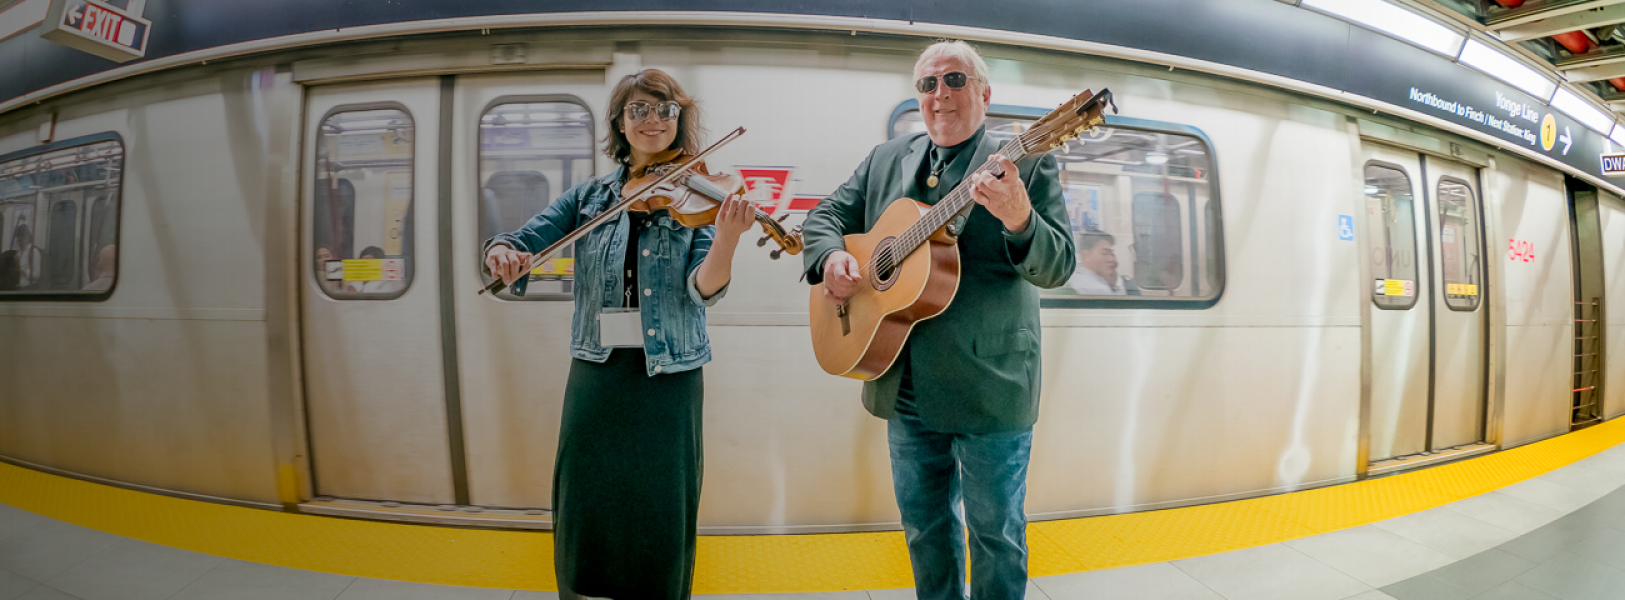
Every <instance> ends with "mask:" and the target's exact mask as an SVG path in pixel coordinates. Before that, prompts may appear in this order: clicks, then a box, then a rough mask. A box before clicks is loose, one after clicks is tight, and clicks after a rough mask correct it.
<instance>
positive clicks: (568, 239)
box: [480, 127, 745, 295]
mask: <svg viewBox="0 0 1625 600" xmlns="http://www.w3.org/2000/svg"><path fill="white" fill-rule="evenodd" d="M744 134H745V128H744V127H740V128H738V129H735V130H733V132H732V133H729V134H728V135H725V136H722V139H720V140H717V142H716V143H715V144H711V146H710V147H708V148H706V149H705V150H702V151H700V153H699V154H695V155H694V156H691V157H689V159H688V160H686V161H683V163H682V164H680V165H677V167H676V168H674V169H671V170H669V171H666V172H665V173H662V174H661V175H660V177H659V178H658V179H655V180H654V181H653V182H651V183H649V185H646V186H643V189H641V190H638V193H636V194H632V195H630V196H627V197H625V198H622V199H621V201H620V202H617V203H615V204H614V205H613V206H610V207H609V208H607V209H604V211H603V212H600V213H598V215H597V216H595V217H593V218H592V219H591V220H589V221H587V222H586V223H584V224H582V225H581V226H580V227H577V228H576V230H575V231H572V232H570V233H569V234H568V235H565V236H564V237H562V238H559V241H556V242H553V245H551V246H548V247H547V248H546V249H544V250H542V251H541V252H537V253H535V254H532V255H531V256H530V260H528V261H526V262H525V270H524V271H523V272H522V273H521V274H520V275H519V276H520V277H529V276H530V272H531V270H532V269H535V268H536V265H539V264H542V262H544V261H546V260H548V259H550V258H553V255H555V254H558V253H559V251H561V250H563V249H564V248H565V246H568V245H570V244H574V243H575V242H576V240H579V239H581V238H582V237H583V236H585V235H587V234H588V233H591V232H592V230H594V229H597V228H598V227H599V226H600V225H603V224H605V223H608V222H610V220H612V219H616V218H619V217H620V216H621V213H623V212H626V209H627V207H629V206H632V203H633V202H637V201H638V200H641V199H643V196H645V195H647V194H649V193H651V192H653V191H654V190H655V189H656V188H658V187H660V186H661V185H662V184H664V183H667V182H669V181H672V180H674V179H676V178H678V177H681V176H683V175H685V174H687V173H688V172H689V170H691V169H693V168H694V165H697V164H700V160H701V159H703V158H705V157H706V156H707V155H709V154H711V152H713V151H715V150H716V149H717V148H721V147H722V146H723V145H725V144H727V143H728V142H732V141H734V140H735V139H737V138H738V137H739V136H741V135H744ZM481 258H484V257H481ZM492 275H493V278H494V279H495V281H492V282H491V285H487V286H485V287H483V288H480V294H481V295H483V294H487V293H489V294H493V295H494V294H496V293H497V292H500V291H502V290H504V289H507V287H508V284H506V283H503V282H502V278H501V277H495V273H493V274H492Z"/></svg>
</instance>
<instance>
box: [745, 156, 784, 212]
mask: <svg viewBox="0 0 1625 600" xmlns="http://www.w3.org/2000/svg"><path fill="white" fill-rule="evenodd" d="M735 170H737V171H739V177H740V178H741V179H744V180H745V197H746V198H748V199H749V200H750V201H751V202H755V203H756V205H757V206H758V207H760V208H761V209H762V211H763V212H766V213H767V214H770V215H771V214H773V213H774V212H777V211H778V209H779V205H780V203H781V202H783V201H784V191H785V189H786V188H788V187H790V174H791V173H793V172H795V169H793V168H790V167H735Z"/></svg>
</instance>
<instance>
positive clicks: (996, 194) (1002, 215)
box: [970, 154, 1033, 233]
mask: <svg viewBox="0 0 1625 600" xmlns="http://www.w3.org/2000/svg"><path fill="white" fill-rule="evenodd" d="M993 160H994V162H996V163H997V164H998V166H999V170H1000V171H1001V172H1000V173H999V174H998V175H994V174H993V173H991V172H988V171H983V172H980V173H975V174H973V175H971V179H970V182H971V188H970V196H971V199H972V200H975V201H976V203H977V204H980V205H982V206H984V207H987V212H989V213H992V214H993V216H994V217H995V218H997V219H998V220H999V222H1001V223H1003V224H1004V228H1005V229H1006V230H1009V231H1010V233H1021V232H1023V231H1026V230H1027V226H1029V225H1031V224H1032V214H1033V203H1032V200H1031V199H1030V198H1028V197H1027V186H1026V184H1023V183H1022V182H1021V172H1020V171H1017V170H1016V163H1014V162H1011V161H1010V159H1008V158H1005V157H1004V156H1003V155H999V154H995V155H993Z"/></svg>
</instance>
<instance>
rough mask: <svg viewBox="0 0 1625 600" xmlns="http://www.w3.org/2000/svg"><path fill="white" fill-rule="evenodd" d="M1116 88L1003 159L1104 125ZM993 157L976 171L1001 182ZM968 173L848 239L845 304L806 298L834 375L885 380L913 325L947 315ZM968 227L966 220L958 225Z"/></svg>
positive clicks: (1018, 140)
mask: <svg viewBox="0 0 1625 600" xmlns="http://www.w3.org/2000/svg"><path fill="white" fill-rule="evenodd" d="M1108 105H1110V106H1111V107H1112V110H1113V112H1116V110H1117V106H1116V105H1115V104H1114V103H1112V93H1111V90H1106V89H1102V90H1100V93H1099V94H1092V93H1090V92H1089V91H1088V90H1084V92H1083V93H1081V94H1078V95H1077V96H1074V97H1073V98H1072V99H1071V100H1068V101H1067V102H1066V103H1065V104H1062V105H1061V107H1060V108H1057V109H1055V110H1054V111H1053V112H1050V113H1049V114H1047V115H1044V118H1042V119H1039V120H1038V121H1037V122H1036V123H1033V124H1032V126H1031V127H1029V128H1027V130H1026V131H1023V132H1021V134H1020V135H1017V136H1016V137H1015V138H1014V139H1011V140H1010V141H1009V142H1008V143H1006V144H1005V145H1004V146H1003V147H1002V148H1000V149H999V151H998V154H1000V155H1003V156H1004V157H1006V158H1009V159H1010V160H1011V161H1012V162H1015V161H1019V160H1021V159H1023V158H1026V157H1028V156H1030V155H1033V154H1039V153H1043V152H1048V151H1049V150H1051V149H1053V148H1055V147H1056V146H1060V145H1061V144H1064V143H1066V142H1067V141H1068V140H1071V139H1072V138H1073V137H1075V136H1077V135H1078V134H1081V133H1083V132H1084V131H1087V130H1090V129H1093V128H1094V127H1095V126H1096V125H1099V124H1100V123H1101V122H1102V121H1104V120H1105V116H1104V114H1103V113H1104V109H1105V107H1106V106H1108ZM991 158H992V157H989V160H988V161H987V162H986V163H985V164H983V165H982V166H980V167H978V168H977V169H976V171H974V173H980V172H983V171H988V172H990V173H992V174H993V175H994V176H998V177H1002V176H1003V173H1002V172H1001V171H1000V169H999V167H998V166H997V163H995V162H993V161H992V160H991ZM970 179H971V178H970V176H969V175H967V176H966V177H965V179H964V180H963V181H962V182H961V183H960V184H959V185H958V186H955V187H954V189H953V190H952V191H950V192H948V195H947V196H944V197H943V198H942V200H941V201H940V202H938V203H937V204H936V206H930V205H926V204H923V203H920V202H918V201H915V200H912V199H909V198H899V199H897V200H895V201H893V202H892V203H891V205H890V206H889V207H887V208H886V212H884V213H882V214H881V215H880V220H879V221H877V222H876V223H875V225H874V227H872V228H870V230H869V231H868V232H867V233H857V234H852V235H848V236H845V240H846V251H847V252H850V253H851V254H852V256H854V257H856V258H857V259H858V265H859V266H860V268H859V275H860V278H861V279H860V281H859V284H858V289H857V291H856V292H854V293H853V294H852V296H851V297H850V298H847V300H846V302H845V303H844V304H840V305H836V304H835V303H833V302H830V301H829V300H826V299H825V298H824V285H823V284H818V285H815V286H812V291H811V294H810V295H809V297H808V305H809V313H810V317H811V324H812V342H813V354H814V355H815V356H817V358H818V366H820V367H822V368H823V369H824V371H826V372H828V373H830V374H831V375H841V376H843V377H851V378H854V379H862V380H865V381H868V380H872V379H875V378H876V377H880V376H881V375H882V374H884V373H885V372H886V370H887V369H890V368H891V365H892V363H893V362H896V361H897V354H898V353H899V352H902V350H903V343H904V342H906V341H907V340H908V334H909V332H911V331H913V330H914V324H915V323H918V322H920V321H923V320H925V319H929V318H931V317H935V316H937V315H940V314H942V311H944V310H946V309H947V308H948V303H950V302H952V301H953V299H954V293H955V292H957V291H958V290H959V247H958V246H957V245H956V242H957V238H958V234H959V232H958V231H949V229H950V227H949V224H950V223H951V222H953V221H954V220H955V217H956V216H958V215H959V214H960V213H961V212H967V213H968V212H969V209H971V208H973V207H975V205H976V204H975V201H974V200H972V199H971V195H970V186H969V185H968V182H969V181H970ZM960 222H963V221H960Z"/></svg>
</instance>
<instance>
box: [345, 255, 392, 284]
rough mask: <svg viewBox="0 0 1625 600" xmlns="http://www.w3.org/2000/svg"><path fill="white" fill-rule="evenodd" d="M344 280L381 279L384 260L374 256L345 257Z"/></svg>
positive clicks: (382, 278)
mask: <svg viewBox="0 0 1625 600" xmlns="http://www.w3.org/2000/svg"><path fill="white" fill-rule="evenodd" d="M344 280H345V281H383V280H384V261H382V260H379V259H376V258H347V259H345V260H344Z"/></svg>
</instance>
